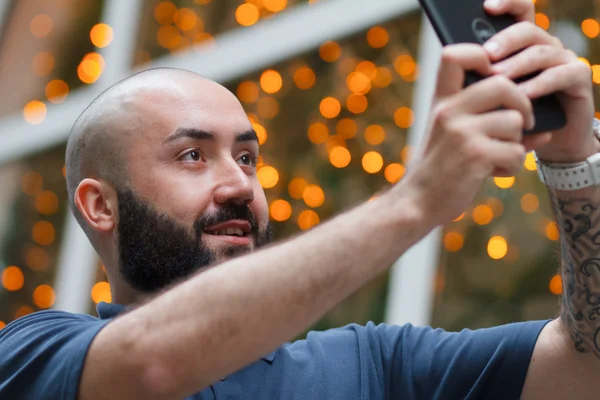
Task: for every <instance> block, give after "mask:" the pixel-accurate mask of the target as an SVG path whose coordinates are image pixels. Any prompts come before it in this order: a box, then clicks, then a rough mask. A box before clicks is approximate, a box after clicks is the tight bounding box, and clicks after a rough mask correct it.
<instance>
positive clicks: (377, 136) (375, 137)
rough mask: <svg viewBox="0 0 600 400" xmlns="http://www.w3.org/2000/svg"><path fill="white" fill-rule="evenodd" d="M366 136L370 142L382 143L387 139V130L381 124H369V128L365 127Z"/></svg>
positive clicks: (373, 143) (374, 143)
mask: <svg viewBox="0 0 600 400" xmlns="http://www.w3.org/2000/svg"><path fill="white" fill-rule="evenodd" d="M364 136H365V140H366V141H367V143H369V144H372V145H377V144H381V143H382V142H383V141H384V140H385V130H384V129H383V127H382V126H380V125H369V126H368V127H367V129H365V134H364Z"/></svg>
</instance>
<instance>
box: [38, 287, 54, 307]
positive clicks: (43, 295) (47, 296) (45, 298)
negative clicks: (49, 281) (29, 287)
mask: <svg viewBox="0 0 600 400" xmlns="http://www.w3.org/2000/svg"><path fill="white" fill-rule="evenodd" d="M55 300H56V296H55V294H54V289H52V287H51V286H50V285H40V286H38V287H37V288H35V290H34V291H33V302H34V304H35V305H36V306H38V307H39V308H42V309H44V308H50V307H52V306H53V305H54V301H55Z"/></svg>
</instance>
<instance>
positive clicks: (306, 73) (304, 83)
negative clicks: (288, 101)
mask: <svg viewBox="0 0 600 400" xmlns="http://www.w3.org/2000/svg"><path fill="white" fill-rule="evenodd" d="M316 80H317V77H316V75H315V73H314V71H313V70H312V69H310V68H308V67H301V68H298V69H297V70H296V72H294V83H295V84H296V86H297V87H298V89H302V90H307V89H310V88H311V87H313V86H314V84H315V82H316Z"/></svg>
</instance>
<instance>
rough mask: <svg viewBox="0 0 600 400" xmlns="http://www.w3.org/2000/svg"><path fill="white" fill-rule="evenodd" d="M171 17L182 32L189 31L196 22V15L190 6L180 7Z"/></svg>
mask: <svg viewBox="0 0 600 400" xmlns="http://www.w3.org/2000/svg"><path fill="white" fill-rule="evenodd" d="M173 19H174V21H175V26H176V27H178V28H179V29H181V30H182V31H183V32H187V31H191V30H192V29H194V28H195V27H196V25H197V24H198V15H197V14H196V12H195V11H194V10H192V9H191V8H180V9H179V10H177V12H176V13H175V16H174V17H173Z"/></svg>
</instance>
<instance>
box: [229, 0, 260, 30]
mask: <svg viewBox="0 0 600 400" xmlns="http://www.w3.org/2000/svg"><path fill="white" fill-rule="evenodd" d="M259 18H260V10H259V8H258V7H257V6H255V5H254V4H250V3H244V4H242V5H240V6H239V7H238V8H237V10H235V20H236V21H237V22H238V24H240V25H242V26H251V25H254V24H255V23H257V22H258V19H259Z"/></svg>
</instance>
